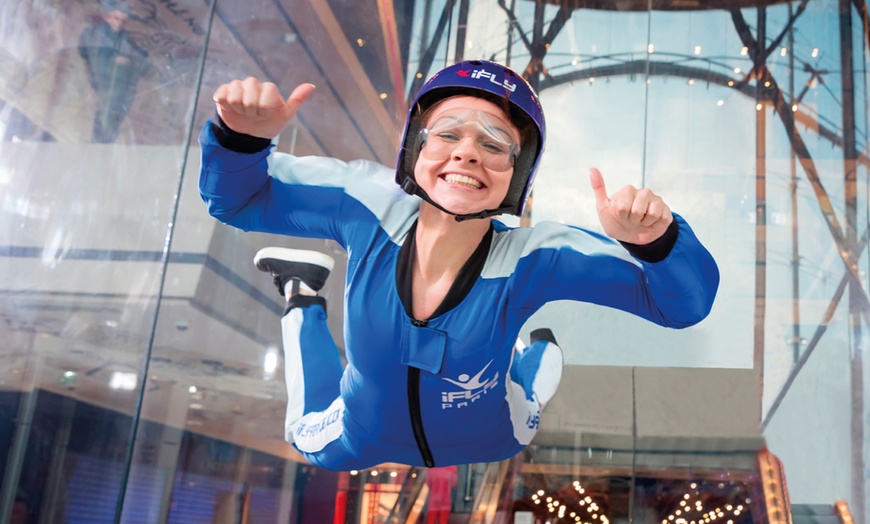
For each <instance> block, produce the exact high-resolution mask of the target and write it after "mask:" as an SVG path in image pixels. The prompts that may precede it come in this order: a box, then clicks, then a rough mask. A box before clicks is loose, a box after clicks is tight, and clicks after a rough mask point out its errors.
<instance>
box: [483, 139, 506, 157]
mask: <svg viewBox="0 0 870 524" xmlns="http://www.w3.org/2000/svg"><path fill="white" fill-rule="evenodd" d="M480 146H481V147H482V148H483V149H484V150H486V152H487V153H492V154H494V155H503V154H505V153H507V147H505V145H504V144H499V143H498V142H483V143H481V144H480Z"/></svg>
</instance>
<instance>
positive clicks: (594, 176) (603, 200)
mask: <svg viewBox="0 0 870 524" xmlns="http://www.w3.org/2000/svg"><path fill="white" fill-rule="evenodd" d="M589 182H590V183H591V184H592V192H593V193H594V194H595V206H596V207H597V208H598V209H599V210H601V208H603V207H605V206H607V205H608V204H609V203H610V199H609V198H608V197H607V188H606V187H605V186H604V177H603V176H601V171H599V170H597V169H595V168H594V167H593V168H592V169H590V170H589Z"/></svg>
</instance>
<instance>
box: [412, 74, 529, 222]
mask: <svg viewBox="0 0 870 524" xmlns="http://www.w3.org/2000/svg"><path fill="white" fill-rule="evenodd" d="M460 95H465V96H473V97H476V98H482V99H484V100H488V101H490V102H492V103H494V104H496V105H497V106H499V107H500V108H502V110H503V111H504V112H505V113H506V114H508V115H509V117H510V121H511V123H512V124H513V125H514V126H516V127H517V129H518V130H519V131H520V139H521V141H522V143H521V147H520V154H519V155H518V156H517V158H516V160H515V161H514V172H513V175H512V176H511V183H510V186H509V187H508V191H507V194H506V195H505V199H504V200H503V201H502V204H501V205H500V206H499V207H500V208H508V209H509V211H508V212H510V213H512V214H515V215H520V214H521V213H522V208H523V207H524V206H523V204H524V203H525V198H526V192H527V191H526V190H527V187H528V184H527V182H528V180H529V176H530V175H531V173H532V171H533V169H534V167H535V163H536V161H537V159H538V152H539V151H540V149H541V137H540V133H538V130H537V126H536V125H535V122H534V121H533V120H532V119H531V117H529V116H528V115H527V114H526V113H525V112H523V111H522V110H520V109H518V108H516V107H515V106H514V105H513V104H511V103H510V102H509V101H508V100H507V99H505V98H502V97H499V96H496V95H494V94H492V93H489V92H487V91H481V90H477V89H469V88H463V87H454V88H441V89H437V90H433V91H431V92H429V93H427V94H426V95H424V96H423V97H421V99H420V100H419V101H418V103H417V108H416V110H415V111H414V113H413V115H412V116H411V117H410V121H409V122H408V129H407V131H406V133H405V137H406V138H405V144H403V147H404V151H403V152H402V165H401V166H400V167H401V169H402V170H403V171H404V173H405V183H407V182H408V179H410V180H411V181H413V182H414V183H415V184H416V178H415V177H414V167H415V166H416V164H417V159H418V158H419V156H420V150H421V149H422V148H423V138H422V136H421V134H420V130H421V129H422V128H423V126H424V118H425V115H426V112H427V110H428V109H429V108H431V107H432V106H434V105H435V104H437V103H438V102H441V101H442V100H446V99H447V98H451V97H454V96H460ZM405 190H406V191H408V189H407V188H406V189H405Z"/></svg>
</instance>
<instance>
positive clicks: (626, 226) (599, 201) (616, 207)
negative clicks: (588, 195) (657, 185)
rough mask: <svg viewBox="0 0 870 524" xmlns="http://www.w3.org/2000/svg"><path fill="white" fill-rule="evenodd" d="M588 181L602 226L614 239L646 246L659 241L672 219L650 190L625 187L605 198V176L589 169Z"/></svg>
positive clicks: (665, 205)
mask: <svg viewBox="0 0 870 524" xmlns="http://www.w3.org/2000/svg"><path fill="white" fill-rule="evenodd" d="M589 181H590V182H591V183H592V191H593V192H594V193H595V207H596V209H597V210H598V220H600V221H601V227H602V228H604V232H605V233H606V234H607V236H609V237H611V238H613V239H615V240H619V241H621V242H628V243H630V244H638V245H643V244H649V243H650V242H653V241H655V240H658V238H659V237H661V236H662V235H663V234H664V233H665V231H667V229H668V226H669V225H671V222H673V220H674V216H673V214H672V213H671V208H669V207H668V205H667V204H665V201H664V200H662V197H660V196H658V195H656V194H655V193H653V192H652V191H650V190H649V189H646V188H643V189H638V188H636V187H634V186H631V185H628V186H625V187H623V188H622V189H620V190H619V191H617V192H616V193H614V195H613V196H612V197H608V196H607V188H605V186H604V177H603V176H601V172H600V171H598V170H597V169H595V168H594V167H593V168H592V169H590V170H589Z"/></svg>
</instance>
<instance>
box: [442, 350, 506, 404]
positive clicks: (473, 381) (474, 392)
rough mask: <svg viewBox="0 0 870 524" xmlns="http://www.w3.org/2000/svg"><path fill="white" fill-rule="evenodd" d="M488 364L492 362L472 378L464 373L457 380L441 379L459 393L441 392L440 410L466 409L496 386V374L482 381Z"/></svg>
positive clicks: (454, 391)
mask: <svg viewBox="0 0 870 524" xmlns="http://www.w3.org/2000/svg"><path fill="white" fill-rule="evenodd" d="M490 364H492V360H490V361H489V362H488V363H487V364H486V365H485V366H483V369H481V370H480V371H479V372H478V373H477V374H476V375H474V376H473V377H471V376H469V375H467V374H465V373H463V374H461V375H459V376H458V377H456V378H457V380H453V379H449V378H447V377H441V379H442V380H446V381H447V382H450V383H451V384H453V385H454V386H457V387H459V388H460V390H459V391H456V390H453V391H442V392H441V409H450V408H457V409H459V408H464V407H468V405H469V404H470V403H472V402H475V401H477V400H478V399H479V398H480V397H481V396H483V395H485V394H486V393H487V392H489V390H491V389H492V388H494V387H495V386H496V385H498V373H496V374H495V376H493V377H492V378H488V379H482V377H483V374H484V373H485V372H486V369H487V368H488V367H489V365H490Z"/></svg>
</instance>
